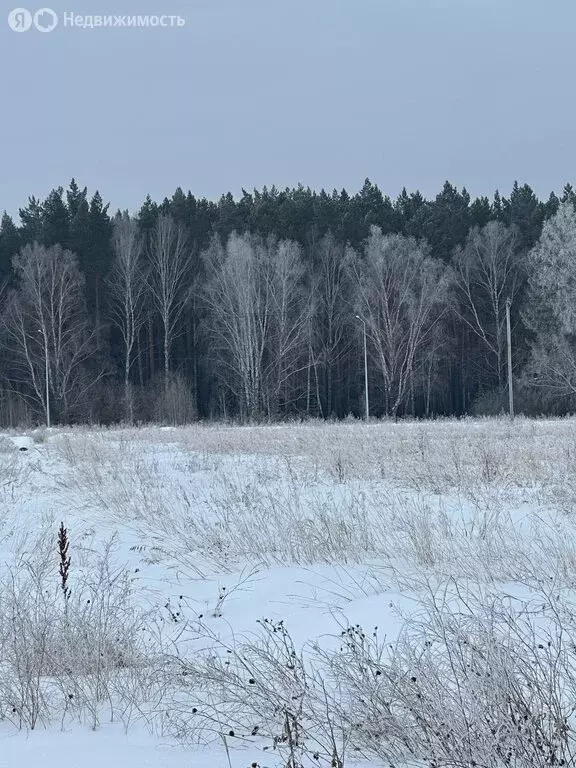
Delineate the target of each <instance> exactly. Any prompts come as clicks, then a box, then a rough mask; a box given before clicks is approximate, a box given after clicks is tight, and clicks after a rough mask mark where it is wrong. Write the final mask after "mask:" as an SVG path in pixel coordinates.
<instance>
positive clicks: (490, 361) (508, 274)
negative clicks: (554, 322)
mask: <svg viewBox="0 0 576 768" xmlns="http://www.w3.org/2000/svg"><path fill="white" fill-rule="evenodd" d="M453 265H454V285H455V288H456V295H457V297H458V300H459V302H458V315H459V317H460V319H461V320H462V322H463V323H464V324H465V325H466V326H467V327H468V328H469V329H470V330H471V331H472V333H473V334H474V335H475V336H476V337H477V339H479V341H480V344H481V348H482V350H483V352H484V355H483V365H484V366H487V367H488V370H489V372H490V374H491V375H492V376H493V378H494V381H495V382H496V383H497V385H498V391H499V392H500V393H501V392H502V391H503V390H504V387H505V382H506V376H505V366H506V301H507V299H510V301H511V302H514V299H515V298H516V295H517V293H518V290H519V289H520V287H521V284H522V263H521V259H520V255H519V250H518V237H517V231H516V229H515V228H513V227H511V228H508V227H506V226H505V225H504V224H502V223H501V222H499V221H490V222H488V224H486V226H484V227H483V228H482V229H480V228H478V227H475V228H474V229H472V230H471V231H470V233H469V235H468V238H467V240H466V244H465V245H464V247H463V248H458V249H457V251H456V253H455V255H454V259H453Z"/></svg>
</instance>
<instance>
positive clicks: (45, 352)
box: [38, 328, 50, 429]
mask: <svg viewBox="0 0 576 768" xmlns="http://www.w3.org/2000/svg"><path fill="white" fill-rule="evenodd" d="M38 333H41V334H42V336H43V337H44V365H45V372H44V375H45V377H46V395H45V397H46V427H47V429H50V366H49V364H48V362H49V361H48V339H47V338H46V334H45V332H44V331H43V330H42V328H38Z"/></svg>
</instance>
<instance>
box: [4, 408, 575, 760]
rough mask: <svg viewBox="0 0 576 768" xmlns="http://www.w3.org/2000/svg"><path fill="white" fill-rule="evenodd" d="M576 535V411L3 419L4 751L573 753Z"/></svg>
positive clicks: (309, 755)
mask: <svg viewBox="0 0 576 768" xmlns="http://www.w3.org/2000/svg"><path fill="white" fill-rule="evenodd" d="M575 532H576V419H575V418H558V419H538V420H536V419H528V418H523V417H520V418H517V419H516V420H515V421H514V422H511V421H510V420H509V419H505V418H498V419H496V418H483V419H473V418H465V419H460V420H456V419H441V420H437V421H401V422H398V423H394V422H392V421H382V422H379V421H374V422H371V423H369V424H365V423H363V422H360V421H353V420H350V421H344V422H339V423H323V422H315V421H313V422H309V423H303V424H278V425H269V426H229V425H225V424H209V425H203V424H194V425H191V426H187V427H174V428H172V427H160V426H145V427H138V428H130V427H118V428H95V427H94V428H88V427H75V428H64V427H62V428H54V429H50V430H45V429H31V430H23V431H15V430H12V431H9V432H8V431H5V432H2V433H1V434H0V768H15V767H16V766H18V767H19V768H33V767H34V768H35V766H40V765H42V766H47V768H52V766H56V765H61V764H62V761H63V760H64V761H65V763H66V764H67V765H68V766H70V768H76V766H78V768H81V767H82V768H101V766H103V765H106V766H108V768H115V766H119V767H120V766H122V768H188V767H192V766H194V768H220V766H222V768H250V767H251V766H259V768H308V766H327V767H329V768H347V766H356V765H361V766H383V767H386V766H395V768H406V767H407V766H414V767H417V768H442V767H443V766H446V767H447V766H456V767H460V766H461V767H462V768H464V767H465V766H466V767H467V768H469V766H474V765H475V766H487V767H489V768H503V767H504V766H506V768H521V767H522V768H524V767H525V768H528V767H529V766H530V767H532V766H542V768H544V766H547V765H565V766H573V765H576V730H575V728H576V719H575V717H574V712H575V709H576V704H575V703H574V702H576V536H575ZM64 755H65V757H63V756H64Z"/></svg>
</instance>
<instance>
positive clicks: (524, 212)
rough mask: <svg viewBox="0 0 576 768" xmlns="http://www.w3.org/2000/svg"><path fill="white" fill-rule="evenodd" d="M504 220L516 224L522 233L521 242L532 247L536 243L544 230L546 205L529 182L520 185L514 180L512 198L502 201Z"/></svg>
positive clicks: (528, 247) (524, 245) (525, 246)
mask: <svg viewBox="0 0 576 768" xmlns="http://www.w3.org/2000/svg"><path fill="white" fill-rule="evenodd" d="M502 208H503V214H504V222H505V223H506V224H507V225H508V226H510V225H512V224H514V225H515V226H516V227H518V230H519V233H520V244H521V246H522V247H523V248H526V249H530V248H532V246H533V245H534V244H535V243H536V241H537V240H538V238H539V237H540V234H541V232H542V224H543V222H544V206H543V205H542V203H540V201H539V200H538V198H537V197H536V195H535V194H534V192H533V190H532V188H531V187H530V186H528V184H523V185H522V186H519V184H518V182H517V181H515V182H514V187H513V188H512V193H511V194H510V199H508V200H506V199H504V200H503V201H502Z"/></svg>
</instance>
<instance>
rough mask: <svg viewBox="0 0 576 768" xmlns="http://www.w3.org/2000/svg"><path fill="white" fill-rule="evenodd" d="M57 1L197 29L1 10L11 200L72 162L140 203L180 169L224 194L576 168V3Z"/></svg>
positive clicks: (482, 179) (546, 183)
mask: <svg viewBox="0 0 576 768" xmlns="http://www.w3.org/2000/svg"><path fill="white" fill-rule="evenodd" d="M46 3H47V4H48V5H49V6H50V7H51V8H53V9H54V10H55V11H56V12H57V13H58V14H60V16H62V14H63V12H64V11H73V12H75V13H77V14H90V13H91V14H96V13H98V14H106V13H111V14H135V13H138V14H145V13H150V14H154V13H157V14H158V13H166V14H168V13H171V14H172V13H174V14H180V15H181V16H183V17H185V18H186V25H185V26H184V27H183V28H180V29H171V28H165V29H160V28H154V29H124V28H114V29H76V28H63V26H62V24H60V25H59V26H58V27H57V28H56V29H55V30H54V31H53V32H50V33H47V34H41V33H39V32H38V31H37V30H34V29H31V30H30V31H28V32H25V33H21V34H17V33H15V32H13V31H11V30H10V28H9V27H8V24H7V14H8V11H9V10H10V9H11V8H13V7H14V4H11V5H8V6H6V7H5V13H4V14H3V16H4V18H3V20H2V25H1V28H0V64H1V65H2V73H3V78H2V80H3V82H2V85H3V99H2V101H3V104H4V110H3V114H2V115H1V118H0V139H1V145H2V168H1V173H0V209H2V208H6V209H8V210H9V211H10V212H11V213H15V212H16V211H17V209H18V207H19V206H20V205H22V204H23V203H25V201H26V198H27V196H28V195H29V194H35V195H37V196H40V197H44V196H45V195H46V194H47V193H48V192H49V190H50V189H51V188H52V187H54V186H57V185H59V184H62V185H63V186H67V184H68V182H69V180H70V178H71V177H72V176H75V177H76V179H77V180H78V182H79V183H81V184H82V185H87V186H88V188H89V190H90V191H94V189H96V188H98V189H100V191H101V192H102V194H103V196H104V198H105V199H107V200H110V201H111V203H112V207H113V208H116V207H123V208H124V207H127V208H129V209H130V210H135V209H137V208H138V207H139V205H140V203H141V202H142V199H143V197H144V196H145V194H146V193H147V192H149V193H150V194H151V195H152V197H153V198H156V199H159V198H162V197H164V196H165V195H169V194H171V193H172V192H173V191H174V189H175V188H176V186H178V185H180V186H182V187H183V188H184V189H185V190H188V189H191V190H192V192H193V193H194V194H196V195H199V196H203V195H205V196H207V197H209V198H217V197H218V196H219V195H220V194H221V193H222V192H224V191H227V190H231V191H232V192H233V193H234V194H240V191H241V188H242V187H245V188H247V189H251V188H253V187H261V186H262V185H264V184H268V185H272V184H276V185H277V186H280V187H283V186H286V185H289V186H292V185H295V184H297V183H298V182H302V183H303V184H305V185H310V186H311V187H314V188H318V189H319V188H321V187H325V188H327V189H328V190H331V189H332V188H334V187H337V188H338V189H340V188H342V187H346V188H347V189H349V190H351V191H356V190H357V189H358V188H359V187H360V186H361V184H362V182H363V180H364V178H365V177H366V176H369V177H370V178H371V179H372V180H374V181H376V182H377V183H378V184H379V185H380V186H381V188H382V189H383V191H384V192H385V193H387V194H389V195H391V196H396V195H397V194H398V193H399V192H400V191H401V189H402V186H404V185H405V186H406V187H407V188H408V189H409V190H414V189H416V188H419V189H421V190H422V192H423V193H424V194H426V195H429V196H432V195H434V194H436V193H437V192H438V190H439V188H440V187H441V185H442V183H443V181H444V180H445V179H450V180H451V181H452V182H453V183H455V184H457V185H458V186H459V187H460V186H462V185H466V186H467V187H468V189H469V190H470V192H471V193H472V194H473V195H477V194H491V193H492V192H493V191H494V189H495V188H496V187H499V188H500V189H501V190H502V191H503V192H508V191H509V189H510V187H511V185H512V182H513V181H514V179H518V180H519V181H521V182H522V181H527V182H529V183H530V184H532V185H533V187H534V188H535V189H536V191H537V192H538V193H539V194H540V195H545V194H547V193H548V192H549V191H550V190H551V189H556V190H560V189H561V188H562V186H563V184H564V183H565V182H566V181H569V180H571V181H573V182H576V159H575V150H574V147H575V144H576V100H575V98H574V82H575V79H576V78H575V75H576V63H575V59H574V50H575V49H574V45H575V42H574V41H575V39H576V2H575V0H282V1H281V2H280V0H188V2H183V0H138V1H137V2H136V1H135V0H93V1H92V2H90V0H82V2H79V0H77V1H76V2H74V1H73V0H70V2H68V0H46ZM17 4H18V3H17ZM21 4H22V5H27V2H26V0H23V2H22V3H21ZM40 5H41V3H39V4H38V5H37V6H31V10H36V8H37V7H39V6H40ZM29 7H30V6H29Z"/></svg>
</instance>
